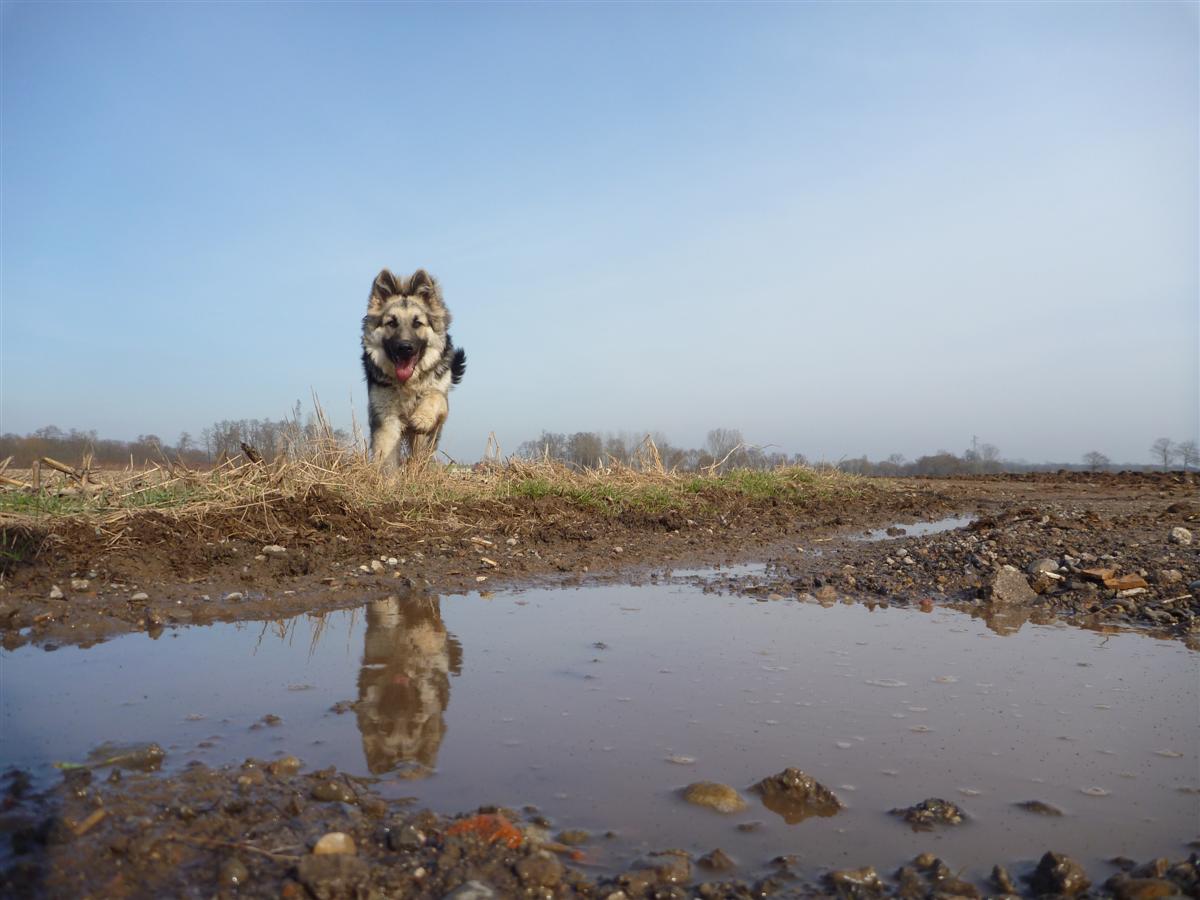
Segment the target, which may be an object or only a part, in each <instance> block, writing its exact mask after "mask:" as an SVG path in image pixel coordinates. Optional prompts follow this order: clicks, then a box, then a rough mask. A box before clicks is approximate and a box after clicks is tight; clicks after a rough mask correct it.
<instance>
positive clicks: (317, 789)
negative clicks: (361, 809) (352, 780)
mask: <svg viewBox="0 0 1200 900" xmlns="http://www.w3.org/2000/svg"><path fill="white" fill-rule="evenodd" d="M312 798H313V799H314V800H321V801H324V802H326V803H353V802H354V801H355V800H356V799H357V798H356V797H355V796H354V792H353V791H352V790H350V788H349V787H347V786H346V784H345V783H344V782H341V781H338V780H337V779H334V778H327V779H326V780H324V781H318V782H317V783H316V784H315V785H313V789H312Z"/></svg>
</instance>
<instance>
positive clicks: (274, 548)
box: [262, 544, 287, 556]
mask: <svg viewBox="0 0 1200 900" xmlns="http://www.w3.org/2000/svg"><path fill="white" fill-rule="evenodd" d="M262 552H263V555H264V556H285V555H286V554H287V547H281V546H280V545H279V544H267V546H265V547H263V548H262Z"/></svg>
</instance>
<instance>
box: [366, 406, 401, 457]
mask: <svg viewBox="0 0 1200 900" xmlns="http://www.w3.org/2000/svg"><path fill="white" fill-rule="evenodd" d="M403 435H404V429H403V428H402V427H401V425H400V419H399V418H397V417H396V416H385V417H384V419H383V421H382V422H380V423H379V427H378V428H376V429H375V431H373V432H372V433H371V455H372V456H373V457H374V458H375V462H376V464H377V465H380V466H382V467H384V468H391V467H393V466H395V465H396V464H397V462H398V460H397V459H396V451H397V450H398V449H399V446H400V438H401V437H403Z"/></svg>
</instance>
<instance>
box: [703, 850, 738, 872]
mask: <svg viewBox="0 0 1200 900" xmlns="http://www.w3.org/2000/svg"><path fill="white" fill-rule="evenodd" d="M696 865H698V866H699V867H700V868H702V869H707V870H708V871H710V872H727V871H729V870H730V869H732V868H734V867H735V866H736V865H737V863H735V862H734V861H733V860H732V859H731V858H730V856H729V854H728V853H726V852H725V851H724V850H722V849H721V848H720V847H717V848H716V849H715V850H712V851H710V852H708V853H706V854H704V855H703V856H702V857H700V858H699V859H698V860H696Z"/></svg>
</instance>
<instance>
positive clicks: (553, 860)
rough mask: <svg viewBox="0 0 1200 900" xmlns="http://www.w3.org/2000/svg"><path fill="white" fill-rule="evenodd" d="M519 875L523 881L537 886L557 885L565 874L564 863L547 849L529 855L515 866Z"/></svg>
mask: <svg viewBox="0 0 1200 900" xmlns="http://www.w3.org/2000/svg"><path fill="white" fill-rule="evenodd" d="M515 868H516V871H517V877H518V878H520V879H521V883H522V884H525V885H532V886H536V887H549V888H552V887H555V886H556V885H557V884H558V883H559V882H560V881H562V876H563V866H562V863H560V862H559V861H558V858H557V857H555V856H554V855H553V854H551V853H548V852H546V851H545V850H543V851H541V852H539V853H537V854H535V855H533V856H527V857H525V858H524V859H522V860H521V861H519V862H518V863H517V865H516V866H515Z"/></svg>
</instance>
